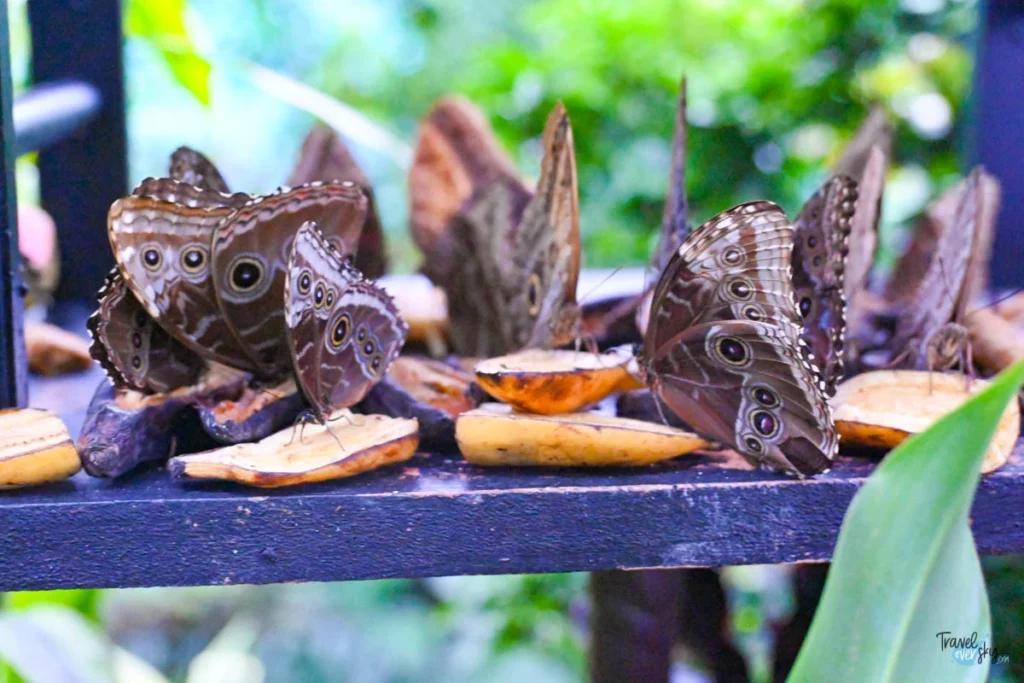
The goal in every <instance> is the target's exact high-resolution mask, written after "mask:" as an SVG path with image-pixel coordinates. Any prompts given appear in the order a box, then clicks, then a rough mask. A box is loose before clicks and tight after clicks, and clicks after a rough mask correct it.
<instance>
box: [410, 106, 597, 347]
mask: <svg viewBox="0 0 1024 683" xmlns="http://www.w3.org/2000/svg"><path fill="white" fill-rule="evenodd" d="M542 144H543V158H542V161H541V175H540V179H539V180H538V181H537V187H536V190H535V191H534V192H532V193H531V192H530V191H529V190H528V189H527V187H526V185H525V184H524V183H523V181H522V180H520V179H519V177H518V175H517V174H516V173H515V170H514V167H513V166H512V164H511V162H509V160H508V159H507V157H506V156H505V155H504V153H503V152H502V151H501V149H500V147H499V146H498V144H497V142H496V140H495V139H494V134H493V133H492V132H491V130H490V128H489V127H488V126H487V123H486V121H485V120H484V118H483V116H482V115H480V113H479V112H478V111H477V110H476V108H475V107H473V105H471V104H470V103H469V102H467V101H465V100H463V99H455V98H447V99H444V100H442V101H440V102H439V103H438V104H437V105H436V106H435V107H434V109H433V110H432V111H431V112H430V114H429V115H428V116H427V118H426V120H425V121H424V122H423V124H422V125H421V127H420V134H419V141H418V144H417V149H416V156H415V160H414V162H413V167H412V170H411V172H410V178H409V184H410V196H411V202H412V207H411V221H412V230H413V236H414V238H415V240H416V242H417V244H418V245H419V246H420V248H421V249H422V250H423V252H424V254H425V255H426V260H425V263H424V267H423V270H424V272H425V273H426V274H427V275H428V276H429V277H430V278H431V279H432V280H433V281H434V282H435V283H436V284H438V285H440V286H441V287H443V288H444V290H445V292H446V294H447V296H448V314H449V319H450V321H451V336H452V343H453V345H454V347H455V351H456V352H457V353H459V354H460V355H468V356H495V355H500V354H503V353H509V352H512V351H517V350H519V349H522V348H525V347H541V348H551V347H555V346H560V345H562V344H565V343H567V342H569V341H571V340H572V339H573V338H574V337H575V336H576V334H577V331H578V327H579V307H578V306H577V304H576V283H577V278H578V276H579V268H580V235H579V206H578V199H577V194H578V193H577V186H576V162H575V155H574V151H573V138H572V128H571V127H570V124H569V117H568V115H567V114H566V112H565V108H564V107H563V106H562V105H558V106H556V107H555V109H554V111H552V113H551V115H550V116H549V117H548V121H547V125H546V126H545V128H544V135H543V138H542Z"/></svg>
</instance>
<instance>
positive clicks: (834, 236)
mask: <svg viewBox="0 0 1024 683" xmlns="http://www.w3.org/2000/svg"><path fill="white" fill-rule="evenodd" d="M856 201H857V183H856V182H855V181H853V180H851V179H850V178H848V177H846V176H836V177H834V178H831V179H830V180H828V181H827V182H826V183H825V184H824V185H823V186H822V187H821V189H819V190H818V191H817V192H816V193H815V194H814V196H812V197H811V198H810V199H809V200H808V201H807V203H806V204H804V207H803V209H801V210H800V214H799V215H798V216H797V218H796V222H795V223H794V234H793V240H794V244H793V289H794V291H795V292H796V303H797V310H799V312H800V316H801V318H802V330H801V335H800V336H801V338H802V339H803V340H804V341H805V342H806V343H807V346H808V348H809V349H810V352H811V356H812V359H813V362H814V364H815V366H816V367H817V369H818V371H819V372H820V374H821V377H822V379H823V380H824V382H825V394H826V396H830V397H831V396H832V395H833V394H834V393H835V387H836V384H837V383H838V382H839V380H841V379H842V378H843V344H844V341H845V334H846V294H845V289H844V276H845V272H846V260H847V256H848V254H849V241H850V229H851V222H852V220H853V217H854V210H855V207H856Z"/></svg>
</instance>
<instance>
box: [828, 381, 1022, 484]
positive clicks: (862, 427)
mask: <svg viewBox="0 0 1024 683" xmlns="http://www.w3.org/2000/svg"><path fill="white" fill-rule="evenodd" d="M929 374H930V375H931V377H929ZM965 384H966V380H965V378H964V377H963V376H962V375H958V374H950V373H939V372H932V373H928V372H923V371H918V370H876V371H873V372H866V373H863V374H861V375H857V376H856V377H853V378H852V379H849V380H847V381H845V382H843V383H842V384H840V385H839V388H838V390H837V391H836V395H835V397H834V398H833V399H832V401H831V403H832V406H833V409H834V418H835V423H836V429H837V430H838V431H839V435H840V437H841V438H842V443H843V444H856V445H860V446H869V447H872V448H885V449H890V448H894V447H896V446H898V445H899V444H900V443H901V442H902V441H903V440H904V439H906V438H907V437H908V436H910V435H912V434H917V433H918V432H921V431H924V430H925V429H927V428H928V427H929V426H930V425H931V424H932V423H934V422H935V421H936V420H938V419H939V418H940V417H942V416H943V415H945V414H946V413H948V412H950V411H952V410H953V409H955V408H956V407H957V406H959V405H960V404H961V403H963V402H964V401H965V400H967V398H968V397H970V395H971V394H974V393H977V392H978V391H980V390H981V389H982V388H984V387H985V384H986V382H985V381H983V380H975V381H973V382H972V383H971V387H970V390H968V389H967V388H966V386H965ZM1019 434H1020V407H1019V406H1018V404H1017V401H1012V402H1011V403H1010V405H1009V406H1007V408H1006V411H1005V412H1004V413H1003V417H1002V419H1000V421H999V426H998V428H997V429H996V434H995V437H994V438H993V439H992V443H991V444H990V445H989V448H988V451H987V452H986V453H985V459H984V461H983V462H982V466H981V471H982V472H983V473H988V472H992V471H994V470H996V469H998V468H1000V467H1002V466H1003V465H1004V464H1005V463H1006V461H1007V460H1008V459H1009V457H1010V454H1011V453H1012V452H1013V447H1014V445H1015V444H1016V443H1017V437H1018V435H1019Z"/></svg>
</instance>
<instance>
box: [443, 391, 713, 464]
mask: <svg viewBox="0 0 1024 683" xmlns="http://www.w3.org/2000/svg"><path fill="white" fill-rule="evenodd" d="M455 438H456V440H457V441H458V444H459V451H461V452H462V455H463V457H464V458H466V460H468V461H470V462H472V463H475V464H477V465H540V466H549V467H605V466H610V467H630V466H636V465H649V464H650V463H653V462H658V461H660V460H668V459H669V458H674V457H676V456H678V455H683V454H684V453H689V452H691V451H695V450H699V449H701V448H706V447H707V446H708V443H707V442H706V441H704V440H703V439H701V438H700V437H699V436H697V435H696V434H691V433H689V432H684V431H682V430H679V429H675V428H673V427H666V426H665V425H661V424H653V423H650V422H642V421H640V420H631V419H629V418H625V417H612V416H610V415H599V414H596V413H569V414H567V415H553V416H552V415H528V414H526V413H517V412H515V411H514V410H513V409H512V408H511V407H510V406H506V405H500V404H496V403H487V404H484V405H482V406H480V407H479V408H477V409H476V410H471V411H469V412H468V413H463V414H462V415H460V416H459V417H458V419H457V420H456V422H455Z"/></svg>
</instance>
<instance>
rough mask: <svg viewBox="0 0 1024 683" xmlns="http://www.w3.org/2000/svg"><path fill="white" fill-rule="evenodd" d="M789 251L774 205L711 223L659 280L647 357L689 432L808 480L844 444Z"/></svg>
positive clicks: (658, 392) (660, 390) (656, 388)
mask: <svg viewBox="0 0 1024 683" xmlns="http://www.w3.org/2000/svg"><path fill="white" fill-rule="evenodd" d="M793 254H794V228H793V225H792V224H791V223H790V222H789V220H788V219H787V218H786V215H785V213H784V212H783V211H782V210H781V209H780V208H779V207H778V206H777V205H775V204H773V203H771V202H767V201H757V202H750V203H746V204H741V205H739V206H737V207H734V208H732V209H730V210H728V211H725V212H724V213H721V214H719V215H717V216H715V217H714V218H712V219H710V220H709V221H707V222H706V223H704V224H703V225H702V226H700V228H698V229H697V230H695V231H693V232H692V233H691V234H690V235H689V236H688V237H687V238H686V240H685V241H684V242H683V244H682V245H681V246H680V247H679V249H678V250H677V251H676V252H675V254H674V255H673V256H672V258H671V260H670V261H669V263H668V265H667V266H666V268H665V270H664V272H663V273H662V275H661V277H660V279H659V281H658V284H657V285H656V287H655V290H654V297H653V303H652V306H651V315H650V321H649V323H648V328H647V331H646V334H645V336H644V345H643V350H642V354H641V363H642V367H643V371H644V374H645V376H646V378H647V381H648V383H649V384H650V385H651V387H652V391H653V392H654V394H655V396H656V398H658V399H660V400H661V401H663V402H664V403H665V404H666V405H667V406H669V408H671V410H672V411H673V412H675V413H676V414H677V415H678V416H679V417H680V418H682V419H683V420H684V421H685V422H686V423H687V424H690V425H692V426H693V428H694V429H696V430H697V431H699V432H701V433H703V434H704V435H706V436H708V437H710V438H711V439H714V440H715V441H719V442H721V443H723V444H728V445H729V446H731V447H733V448H735V449H736V450H737V451H738V452H739V453H740V454H742V455H743V456H745V457H746V458H748V459H749V460H751V461H753V462H755V463H763V464H765V465H767V466H769V467H771V468H773V469H777V470H781V471H784V472H787V473H790V474H795V475H798V476H805V475H810V474H815V473H819V472H822V471H825V470H826V469H828V468H829V467H830V465H831V462H832V460H833V458H834V457H835V454H836V451H837V449H838V443H839V442H838V435H837V433H836V430H835V425H834V424H833V421H832V413H831V409H830V408H829V406H828V403H827V400H826V394H825V388H826V384H825V381H824V380H823V378H822V377H821V374H820V373H819V371H818V369H817V368H815V367H814V366H813V365H812V363H811V360H810V353H809V351H808V350H807V345H806V343H805V342H803V341H802V340H801V334H802V327H801V323H802V319H801V316H800V313H799V311H798V309H797V306H796V298H795V297H796V295H795V290H794V286H793V281H792V277H791V275H790V268H791V264H792V262H793ZM840 284H841V283H840Z"/></svg>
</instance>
